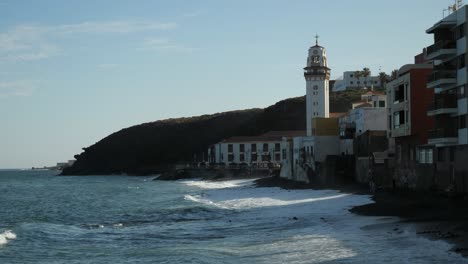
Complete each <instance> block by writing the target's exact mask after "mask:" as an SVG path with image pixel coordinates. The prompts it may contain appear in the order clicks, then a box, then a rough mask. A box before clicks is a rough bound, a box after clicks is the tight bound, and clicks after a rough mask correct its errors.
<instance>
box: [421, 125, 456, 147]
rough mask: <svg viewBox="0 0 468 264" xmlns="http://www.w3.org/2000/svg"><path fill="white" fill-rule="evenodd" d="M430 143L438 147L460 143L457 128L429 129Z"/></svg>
mask: <svg viewBox="0 0 468 264" xmlns="http://www.w3.org/2000/svg"><path fill="white" fill-rule="evenodd" d="M428 138H429V140H428V143H429V144H431V145H436V146H437V147H441V146H447V145H456V144H457V143H458V135H457V131H456V130H455V128H437V129H433V130H429V132H428Z"/></svg>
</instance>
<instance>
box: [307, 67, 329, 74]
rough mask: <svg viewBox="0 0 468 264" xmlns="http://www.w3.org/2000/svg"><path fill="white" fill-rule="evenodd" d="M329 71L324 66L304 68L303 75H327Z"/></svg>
mask: <svg viewBox="0 0 468 264" xmlns="http://www.w3.org/2000/svg"><path fill="white" fill-rule="evenodd" d="M327 74H330V71H329V70H328V69H326V68H320V69H316V68H304V75H327Z"/></svg>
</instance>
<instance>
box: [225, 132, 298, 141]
mask: <svg viewBox="0 0 468 264" xmlns="http://www.w3.org/2000/svg"><path fill="white" fill-rule="evenodd" d="M305 135H306V131H303V130H286V131H269V132H267V133H265V134H262V135H260V136H235V137H230V138H227V139H225V140H223V141H221V142H223V143H240V142H272V141H281V140H282V139H283V137H302V136H305Z"/></svg>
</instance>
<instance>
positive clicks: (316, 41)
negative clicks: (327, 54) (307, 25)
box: [315, 33, 320, 46]
mask: <svg viewBox="0 0 468 264" xmlns="http://www.w3.org/2000/svg"><path fill="white" fill-rule="evenodd" d="M319 37H320V36H319V35H317V33H315V45H317V46H318V39H319Z"/></svg>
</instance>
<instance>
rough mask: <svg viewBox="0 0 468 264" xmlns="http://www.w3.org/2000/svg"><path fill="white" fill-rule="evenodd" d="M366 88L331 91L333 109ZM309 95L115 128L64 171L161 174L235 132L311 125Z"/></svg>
mask: <svg viewBox="0 0 468 264" xmlns="http://www.w3.org/2000/svg"><path fill="white" fill-rule="evenodd" d="M361 93H362V91H348V92H340V93H331V94H330V111H331V112H345V111H347V110H348V109H349V108H350V107H351V102H352V101H356V100H359V98H360V97H359V96H360V94H361ZM305 119H306V118H305V97H303V96H302V97H296V98H290V99H286V100H283V101H280V102H278V103H276V104H274V105H272V106H270V107H267V108H265V109H248V110H241V111H231V112H224V113H216V114H212V115H203V116H197V117H188V118H175V119H167V120H160V121H155V122H151V123H145V124H140V125H136V126H132V127H129V128H125V129H122V130H120V131H118V132H115V133H113V134H111V135H109V136H107V137H105V138H104V139H102V140H101V141H99V142H97V143H96V144H94V145H92V146H90V147H87V148H83V150H84V152H83V153H81V154H79V155H76V156H75V158H76V160H77V161H76V162H75V164H74V165H73V166H72V167H69V168H67V169H65V170H64V171H63V173H62V174H63V175H108V174H121V173H127V174H135V175H145V174H150V173H156V172H159V171H161V170H164V169H166V168H167V166H169V165H171V164H174V163H177V162H187V161H192V160H194V158H195V157H197V158H198V159H201V157H203V156H205V157H206V150H207V148H208V146H209V145H211V144H213V143H216V142H219V141H220V140H222V139H224V138H228V137H231V136H248V135H258V134H261V133H264V132H267V131H270V130H305Z"/></svg>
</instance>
